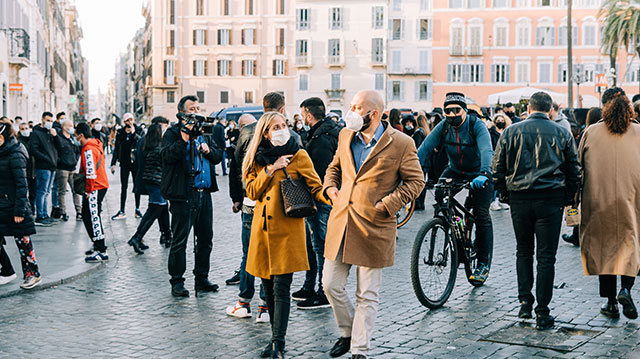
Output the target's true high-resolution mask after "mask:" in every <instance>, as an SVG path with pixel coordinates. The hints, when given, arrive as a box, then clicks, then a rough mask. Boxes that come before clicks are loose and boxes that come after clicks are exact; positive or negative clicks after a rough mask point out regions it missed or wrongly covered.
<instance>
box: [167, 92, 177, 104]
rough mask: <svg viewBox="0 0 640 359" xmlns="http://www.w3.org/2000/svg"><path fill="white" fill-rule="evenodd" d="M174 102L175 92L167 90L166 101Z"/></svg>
mask: <svg viewBox="0 0 640 359" xmlns="http://www.w3.org/2000/svg"><path fill="white" fill-rule="evenodd" d="M175 102H176V92H175V91H167V103H175Z"/></svg>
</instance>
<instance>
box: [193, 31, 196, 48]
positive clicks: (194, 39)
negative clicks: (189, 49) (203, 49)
mask: <svg viewBox="0 0 640 359" xmlns="http://www.w3.org/2000/svg"><path fill="white" fill-rule="evenodd" d="M193 45H196V30H193Z"/></svg>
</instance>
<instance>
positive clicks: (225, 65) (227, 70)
mask: <svg viewBox="0 0 640 359" xmlns="http://www.w3.org/2000/svg"><path fill="white" fill-rule="evenodd" d="M218 76H231V60H218Z"/></svg>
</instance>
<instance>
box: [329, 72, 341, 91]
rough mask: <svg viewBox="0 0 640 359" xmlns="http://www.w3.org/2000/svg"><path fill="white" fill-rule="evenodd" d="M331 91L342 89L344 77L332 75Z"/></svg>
mask: <svg viewBox="0 0 640 359" xmlns="http://www.w3.org/2000/svg"><path fill="white" fill-rule="evenodd" d="M331 89H332V90H340V89H342V77H341V76H340V74H331Z"/></svg>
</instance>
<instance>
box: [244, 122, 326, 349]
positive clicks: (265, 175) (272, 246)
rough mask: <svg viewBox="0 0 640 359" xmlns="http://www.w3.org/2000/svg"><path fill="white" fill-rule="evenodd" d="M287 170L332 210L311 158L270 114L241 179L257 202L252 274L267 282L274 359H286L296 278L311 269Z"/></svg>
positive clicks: (249, 268) (249, 267)
mask: <svg viewBox="0 0 640 359" xmlns="http://www.w3.org/2000/svg"><path fill="white" fill-rule="evenodd" d="M285 167H286V170H287V172H288V173H289V176H291V178H293V179H294V180H295V179H298V178H304V180H305V182H306V183H307V186H308V187H309V189H310V190H311V193H312V195H313V196H314V198H315V199H316V200H317V201H320V202H324V203H327V204H329V202H328V200H327V199H326V198H325V197H324V195H323V194H322V183H321V182H320V178H319V177H318V174H317V173H316V171H315V170H314V168H313V163H312V162H311V158H310V157H309V155H308V154H307V152H306V151H305V150H303V149H301V148H300V147H299V145H298V143H297V142H296V140H295V139H294V138H292V137H291V135H290V132H289V129H288V127H287V123H286V121H285V118H284V116H283V115H282V114H280V113H277V112H267V113H265V114H264V115H263V116H262V117H261V118H260V120H259V121H258V123H257V125H256V130H255V134H254V135H253V138H252V140H251V142H250V144H249V148H248V150H247V155H246V157H245V159H244V162H243V163H242V174H243V178H244V180H245V181H246V191H247V197H248V198H249V199H251V200H254V201H256V206H255V210H254V217H253V223H252V225H251V241H250V243H249V252H248V255H247V272H248V273H250V274H252V275H254V276H256V277H260V278H262V284H263V287H264V294H265V297H266V302H267V307H268V308H269V317H270V319H271V330H272V339H271V343H270V345H269V347H268V348H267V349H265V351H264V352H269V351H270V352H271V357H272V358H283V357H284V356H283V351H284V346H285V335H286V332H287V324H288V321H289V310H290V306H291V299H290V289H291V281H292V279H293V273H294V272H299V271H306V270H308V269H309V262H308V261H307V247H306V234H305V224H304V218H293V217H288V216H287V215H286V214H285V212H284V203H283V200H282V194H281V192H280V182H281V181H282V180H283V179H284V178H285V177H286V176H285V175H284V171H282V169H283V168H285ZM264 352H263V353H264Z"/></svg>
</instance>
